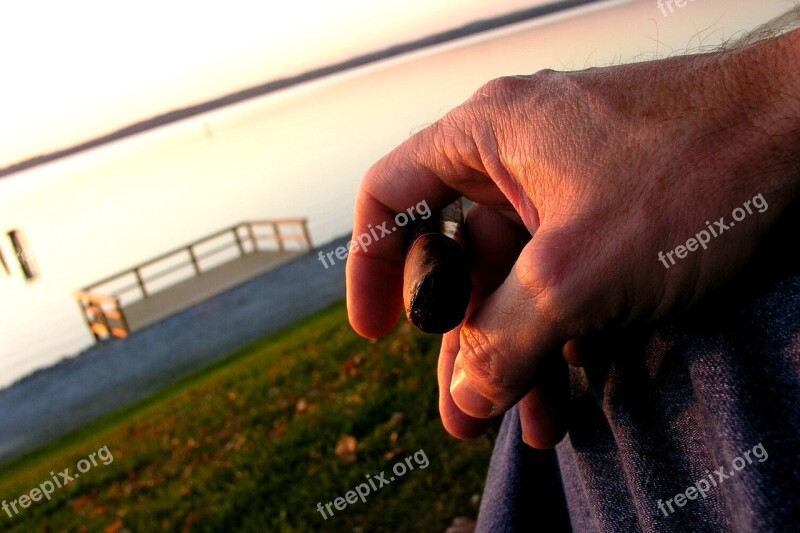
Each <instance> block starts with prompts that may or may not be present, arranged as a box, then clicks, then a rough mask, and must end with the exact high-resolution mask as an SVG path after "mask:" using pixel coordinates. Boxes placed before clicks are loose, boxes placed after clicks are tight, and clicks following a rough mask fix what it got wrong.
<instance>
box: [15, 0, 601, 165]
mask: <svg viewBox="0 0 800 533" xmlns="http://www.w3.org/2000/svg"><path fill="white" fill-rule="evenodd" d="M599 1H602V0H560V1H555V2H552V3H549V4H545V5H542V6H536V7H532V8H526V9H521V10H518V11H513V12H511V13H508V14H506V15H501V16H499V17H494V18H490V19H479V20H476V21H474V22H470V23H468V24H465V25H463V26H459V27H457V28H453V29H450V30H445V31H443V32H439V33H435V34H433V35H429V36H427V37H422V38H420V39H415V40H413V41H408V42H405V43H401V44H397V45H393V46H389V47H388V48H384V49H381V50H378V51H374V52H368V53H366V54H362V55H358V56H355V57H351V58H350V59H346V60H344V61H340V62H337V63H333V64H331V65H327V66H324V67H318V68H314V69H311V70H308V71H306V72H303V73H301V74H297V75H294V76H288V77H283V78H278V79H275V80H272V81H268V82H265V83H261V84H258V85H255V86H252V87H248V88H246V89H242V90H239V91H234V92H232V93H228V94H226V95H223V96H219V97H216V98H212V99H210V100H206V101H204V102H201V103H199V104H192V105H189V106H186V107H182V108H178V109H173V110H172V111H167V112H165V113H160V114H157V115H155V116H152V117H150V118H146V119H143V120H139V121H136V122H133V123H132V124H129V125H127V126H123V127H122V128H119V129H117V130H113V131H111V132H108V133H105V134H102V135H100V136H98V137H94V138H91V139H89V140H87V141H83V142H79V143H77V144H74V145H72V146H68V147H66V148H61V149H57V150H54V151H52V152H49V153H45V154H40V155H36V156H32V157H29V158H27V159H23V160H22V161H18V162H16V163H12V164H10V165H8V166H6V167H2V168H0V178H4V177H7V176H10V175H12V174H16V173H19V172H22V171H25V170H29V169H31V168H34V167H37V166H40V165H44V164H47V163H51V162H53V161H57V160H59V159H63V158H66V157H69V156H72V155H75V154H78V153H81V152H85V151H88V150H91V149H93V148H97V147H100V146H103V145H105V144H110V143H112V142H114V141H118V140H121V139H124V138H127V137H132V136H134V135H138V134H140V133H144V132H146V131H150V130H153V129H156V128H159V127H161V126H166V125H168V124H172V123H174V122H179V121H181V120H184V119H187V118H191V117H194V116H197V115H202V114H204V113H207V112H210V111H213V110H216V109H219V108H222V107H226V106H229V105H233V104H238V103H241V102H244V101H247V100H251V99H253V98H257V97H260V96H264V95H267V94H270V93H274V92H277V91H280V90H283V89H288V88H290V87H294V86H297V85H301V84H303V83H307V82H310V81H314V80H318V79H321V78H325V77H328V76H331V75H334V74H339V73H341V72H345V71H348V70H353V69H356V68H358V67H363V66H366V65H369V64H372V63H377V62H379V61H383V60H386V59H390V58H394V57H398V56H401V55H403V54H408V53H411V52H415V51H418V50H422V49H425V48H429V47H432V46H436V45H439V44H444V43H447V42H450V41H456V40H458V39H462V38H464V37H469V36H472V35H476V34H479V33H483V32H486V31H491V30H495V29H498V28H502V27H504V26H510V25H512V24H516V23H518V22H524V21H528V20H532V19H536V18H540V17H543V16H546V15H551V14H553V13H558V12H560V11H566V10H568V9H571V8H573V7H579V6H582V5H586V4H591V3H597V2H599Z"/></svg>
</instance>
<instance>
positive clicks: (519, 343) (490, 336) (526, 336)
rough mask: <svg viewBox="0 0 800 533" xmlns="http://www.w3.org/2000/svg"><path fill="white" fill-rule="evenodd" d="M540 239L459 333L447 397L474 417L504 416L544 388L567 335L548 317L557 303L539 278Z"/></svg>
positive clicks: (541, 261) (531, 245) (527, 249)
mask: <svg viewBox="0 0 800 533" xmlns="http://www.w3.org/2000/svg"><path fill="white" fill-rule="evenodd" d="M539 240H540V239H539V235H538V234H537V236H536V237H535V238H534V239H533V240H532V241H531V242H530V243H528V245H527V246H526V247H525V249H524V250H523V251H522V253H521V254H520V256H519V259H518V260H517V262H516V265H515V266H514V268H513V269H512V271H511V273H510V275H509V276H508V278H507V279H506V280H505V282H504V283H503V285H501V286H500V287H499V288H498V289H497V290H496V291H495V292H494V293H492V294H491V295H490V296H489V297H488V298H487V299H486V300H485V301H484V302H483V303H482V305H481V306H480V307H479V308H478V309H476V310H475V311H474V312H473V313H472V314H471V315H470V316H469V317H468V319H467V320H466V321H465V323H464V324H463V326H462V328H461V335H460V340H459V348H460V350H459V353H458V355H457V356H456V360H455V362H454V372H453V382H452V386H451V389H450V392H451V394H452V396H453V400H454V401H455V403H456V405H457V406H458V407H459V409H461V411H463V412H464V413H465V414H468V415H470V416H472V417H474V418H491V417H494V416H497V415H498V414H500V413H503V412H505V411H506V410H508V409H509V408H510V407H511V406H513V405H514V404H515V403H517V402H518V401H519V400H520V399H521V398H522V397H523V396H525V395H526V394H527V393H528V391H530V390H531V389H532V388H534V387H535V386H538V385H540V384H541V383H542V379H543V373H542V372H541V370H542V368H544V365H545V364H546V362H547V360H548V356H549V357H550V358H552V357H553V355H552V354H554V353H559V352H560V351H561V349H562V347H563V344H564V342H565V341H566V339H567V338H569V337H570V336H571V335H565V332H564V331H562V330H561V329H560V326H559V324H557V321H556V319H555V318H554V317H553V316H551V315H550V313H549V311H550V310H551V309H553V308H556V309H557V308H560V306H559V305H558V303H554V302H552V301H550V300H551V299H552V298H553V296H552V295H551V294H549V288H548V287H547V286H546V285H544V284H543V283H544V282H543V281H542V280H541V279H540V278H541V275H540V274H539V271H540V270H541V265H542V264H543V262H544V261H545V260H546V258H542V257H541V256H542V255H543V253H545V254H546V250H540V249H537V244H538V243H537V241H539Z"/></svg>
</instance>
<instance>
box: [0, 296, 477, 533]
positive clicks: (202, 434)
mask: <svg viewBox="0 0 800 533" xmlns="http://www.w3.org/2000/svg"><path fill="white" fill-rule="evenodd" d="M438 342H439V338H438V337H435V336H427V335H423V334H420V333H418V332H416V331H415V330H413V329H412V328H410V327H409V326H408V325H407V324H406V323H405V322H403V323H402V325H401V326H399V327H398V328H397V330H396V331H395V332H394V333H393V334H392V335H390V336H389V337H387V338H385V339H382V340H380V341H377V342H369V341H365V340H363V339H361V338H359V337H357V336H356V335H355V334H354V333H353V332H352V330H351V329H350V328H349V326H348V324H347V318H346V311H345V307H344V304H338V305H335V306H333V307H331V308H329V309H327V310H324V311H322V312H320V313H318V314H317V315H316V316H314V317H312V318H310V319H308V320H306V321H304V322H302V323H300V324H297V325H295V326H293V327H291V328H289V329H287V330H285V331H283V332H281V333H278V334H275V335H271V336H268V337H265V338H264V339H261V340H259V341H257V342H255V343H253V344H252V345H250V346H248V347H247V348H245V349H243V350H240V351H239V352H237V353H235V354H233V355H232V356H231V357H229V358H227V359H226V360H224V361H223V362H221V363H218V364H216V365H214V366H212V367H210V368H208V369H206V370H204V371H202V372H200V373H198V374H196V375H194V376H192V377H190V378H188V379H185V380H183V381H181V382H180V383H178V384H175V385H173V386H171V387H169V388H168V389H167V390H164V391H162V392H161V393H159V394H158V395H157V396H155V397H153V398H150V399H148V400H147V401H145V402H142V403H140V404H137V405H135V406H133V407H130V408H128V409H126V410H124V411H122V412H118V413H115V414H113V415H110V416H108V417H106V418H104V419H102V420H100V421H98V422H96V423H94V424H91V425H90V426H88V427H86V428H83V429H81V430H80V431H78V432H76V433H73V434H71V435H69V436H67V437H65V438H63V439H60V440H59V441H57V442H54V443H52V444H51V445H49V446H48V447H46V448H45V449H43V450H40V451H38V452H35V453H34V454H31V455H29V456H27V457H24V458H22V459H21V460H19V461H16V462H15V463H13V464H11V465H8V466H7V467H4V468H2V470H0V501H1V500H2V499H5V500H8V501H12V500H16V499H18V498H19V496H20V495H21V494H23V493H26V494H27V493H30V490H31V489H32V488H34V487H38V486H39V485H40V484H41V483H43V482H45V481H47V480H52V478H53V476H51V475H50V472H51V471H52V472H54V474H55V476H56V478H57V479H59V480H61V479H62V478H61V477H60V476H59V474H58V473H59V472H62V471H63V470H64V469H65V468H67V467H69V469H70V470H69V475H71V476H74V474H75V473H77V472H78V469H77V465H78V462H79V461H80V460H81V459H84V458H86V459H87V462H84V463H82V465H81V466H82V468H83V469H84V470H86V471H85V472H84V473H82V474H81V477H80V478H79V479H75V480H74V481H72V482H70V483H69V484H68V485H66V486H64V487H63V488H60V489H58V488H56V489H55V491H54V492H53V494H52V499H51V500H50V501H47V500H44V499H43V500H42V501H39V502H36V503H33V504H32V505H31V506H30V507H28V508H27V509H22V508H20V506H19V503H18V504H17V508H18V509H19V511H20V512H19V514H18V515H16V516H14V517H13V518H9V516H8V514H7V513H6V512H3V511H0V530H2V531H19V532H26V533H28V532H33V531H91V532H93V531H105V532H109V533H115V532H123V531H131V532H140V531H141V532H151V531H253V532H259V533H262V532H268V531H278V532H280V531H319V530H331V531H363V532H372V531H425V532H443V531H444V530H445V528H446V527H447V525H448V524H449V523H450V522H451V520H452V519H453V518H454V517H456V516H471V517H474V516H475V514H476V512H477V509H476V508H475V506H474V503H472V502H471V498H472V496H473V495H475V494H479V493H480V492H481V487H482V484H483V477H484V474H485V471H486V468H487V466H488V460H489V454H490V451H491V446H490V444H489V442H488V440H487V439H480V440H477V441H474V442H470V443H463V442H459V441H457V440H455V439H453V438H451V437H449V436H447V435H446V433H445V432H444V430H443V429H442V427H441V423H440V422H439V416H438V411H437V389H436V374H435V369H436V355H437V352H438ZM337 443H338V444H339V449H338V450H337ZM104 446H107V447H108V451H109V452H110V454H111V455H112V456H113V461H109V460H108V458H109V457H108V455H104V452H101V453H100V454H99V455H96V456H95V457H94V459H95V462H96V463H97V465H96V466H94V465H92V466H91V469H87V466H89V465H91V463H90V462H88V460H89V459H91V458H90V457H88V456H89V455H90V454H91V453H92V452H97V450H99V449H101V448H103V447H104ZM348 446H349V448H348ZM419 450H423V452H422V454H419V453H418V454H417V457H416V458H417V459H422V457H423V456H424V457H426V458H427V459H428V461H429V465H428V466H427V468H424V469H423V468H422V465H423V464H424V461H422V460H420V461H419V462H415V460H414V459H410V460H409V462H408V463H406V462H405V461H404V459H405V458H407V457H409V456H412V455H413V454H414V453H415V452H418V451H419ZM103 458H105V459H106V460H105V462H108V463H109V464H108V465H106V464H104V462H103V461H102V459H103ZM398 462H403V463H404V464H406V466H409V465H413V466H414V467H415V468H414V470H411V471H408V472H407V473H405V475H403V476H402V477H400V476H397V479H396V480H395V481H393V482H390V483H389V484H387V485H385V486H383V487H382V488H380V489H379V490H377V491H374V490H370V492H371V493H370V494H369V495H368V496H366V503H363V502H362V501H360V500H358V501H357V502H356V503H353V504H347V507H346V508H345V509H344V510H341V511H339V510H336V509H335V507H334V508H333V510H334V512H335V515H334V516H332V517H329V518H328V519H327V520H325V519H323V517H322V516H321V514H320V513H319V512H318V511H317V509H316V506H317V502H320V501H321V502H322V503H323V505H324V504H326V503H328V502H333V501H334V500H335V499H336V498H337V497H344V496H345V494H346V493H347V492H348V491H350V490H352V489H354V488H355V487H356V486H357V485H359V484H361V483H364V482H365V481H367V479H366V476H367V475H368V474H369V475H370V476H371V478H372V479H373V480H376V476H379V475H380V472H385V479H386V480H387V481H388V480H389V479H390V476H394V473H393V472H392V467H393V465H395V464H396V463H398ZM375 485H376V486H378V485H379V483H378V482H377V481H375ZM362 491H363V488H362ZM341 503H342V502H340V505H341ZM11 512H12V514H13V510H12V511H11Z"/></svg>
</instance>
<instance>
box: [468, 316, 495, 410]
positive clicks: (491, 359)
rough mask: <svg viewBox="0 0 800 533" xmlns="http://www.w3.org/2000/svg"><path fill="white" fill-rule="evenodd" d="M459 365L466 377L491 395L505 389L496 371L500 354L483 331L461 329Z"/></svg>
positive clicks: (471, 328)
mask: <svg viewBox="0 0 800 533" xmlns="http://www.w3.org/2000/svg"><path fill="white" fill-rule="evenodd" d="M460 344H461V364H462V366H463V367H464V369H465V371H466V373H467V375H469V376H470V377H471V378H473V379H475V380H478V381H480V383H481V384H482V385H483V386H484V387H486V388H487V389H488V390H486V391H484V392H488V393H490V394H491V395H496V394H498V393H499V392H501V391H503V390H504V389H505V382H504V379H503V375H502V374H501V373H500V372H499V371H498V362H499V361H500V360H501V357H502V354H500V352H499V351H498V350H497V348H496V344H495V343H494V342H493V341H492V340H491V339H490V338H489V336H487V335H486V334H485V333H484V332H483V331H481V330H479V329H476V328H473V327H469V324H465V326H464V327H463V328H462V329H461V339H460Z"/></svg>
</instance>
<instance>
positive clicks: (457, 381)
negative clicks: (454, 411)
mask: <svg viewBox="0 0 800 533" xmlns="http://www.w3.org/2000/svg"><path fill="white" fill-rule="evenodd" d="M450 395H451V396H453V401H454V402H456V405H457V406H458V408H459V409H461V410H462V411H463V412H464V413H466V414H468V415H469V416H472V417H475V418H489V417H491V416H492V412H493V410H494V406H493V405H492V402H490V401H489V400H488V399H487V398H485V397H484V396H483V395H481V393H479V392H478V390H477V389H476V388H475V385H473V384H472V382H471V381H470V380H469V378H468V377H467V374H466V373H465V372H464V369H461V368H459V369H457V370H456V374H455V376H454V377H453V382H452V384H451V385H450Z"/></svg>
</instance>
